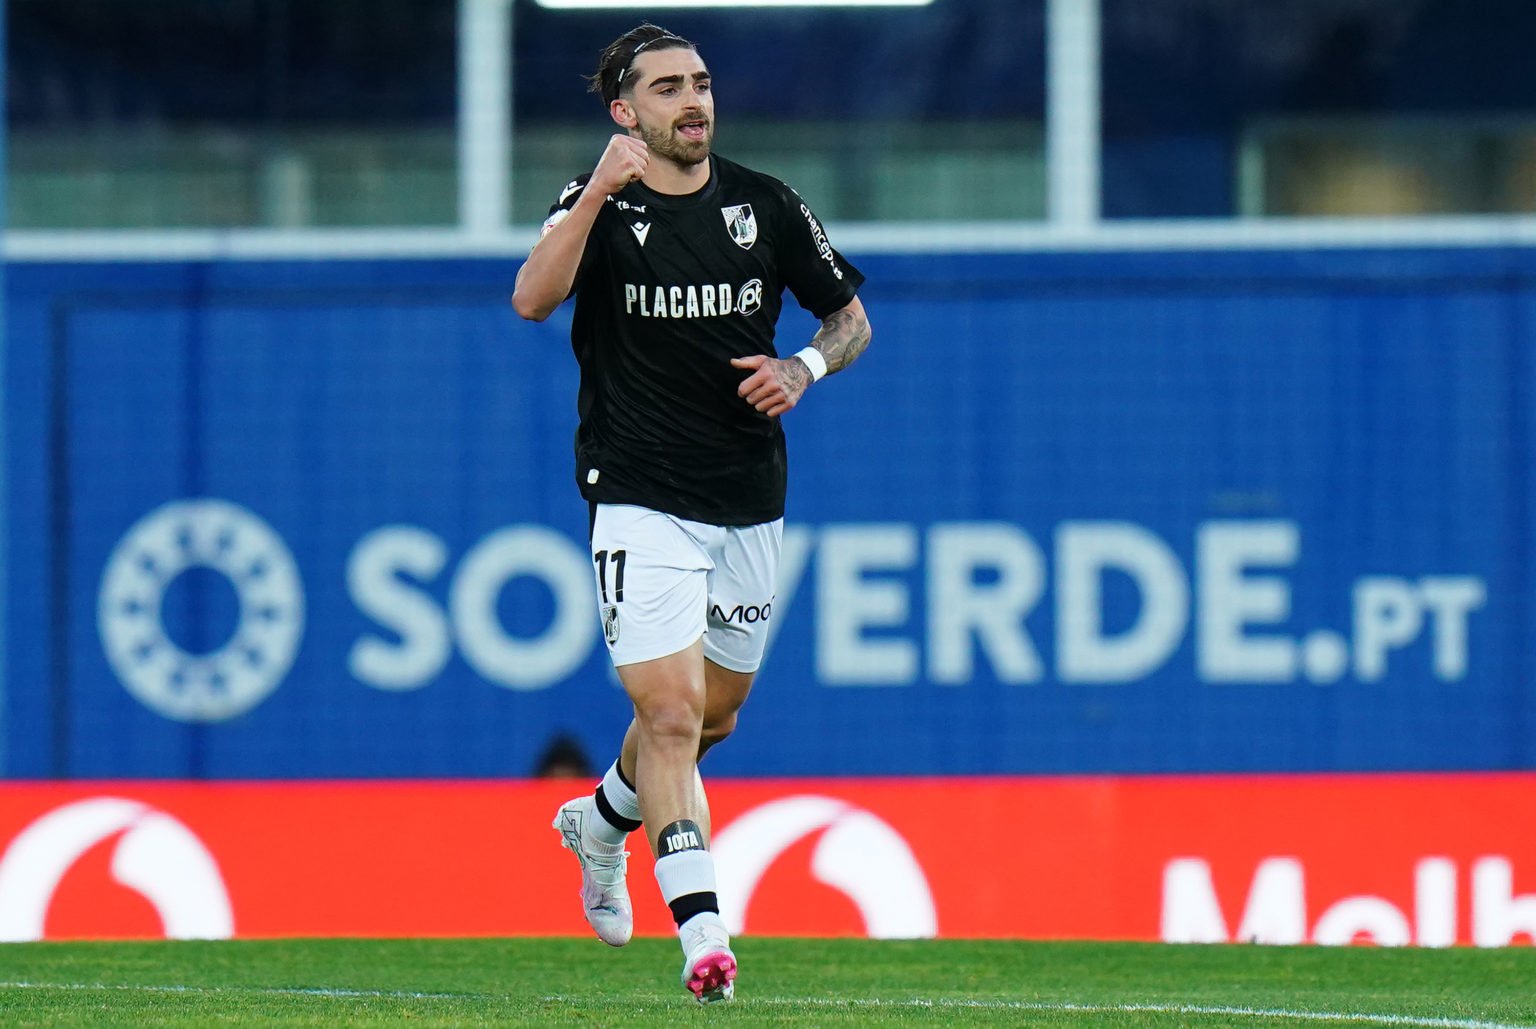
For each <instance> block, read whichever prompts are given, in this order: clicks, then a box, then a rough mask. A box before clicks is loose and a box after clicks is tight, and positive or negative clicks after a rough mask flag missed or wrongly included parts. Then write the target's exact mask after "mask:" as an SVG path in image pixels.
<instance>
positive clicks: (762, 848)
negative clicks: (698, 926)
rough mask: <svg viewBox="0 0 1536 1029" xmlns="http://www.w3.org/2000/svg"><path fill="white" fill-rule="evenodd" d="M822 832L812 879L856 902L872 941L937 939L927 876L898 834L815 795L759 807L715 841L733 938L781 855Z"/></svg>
mask: <svg viewBox="0 0 1536 1029" xmlns="http://www.w3.org/2000/svg"><path fill="white" fill-rule="evenodd" d="M817 832H819V833H821V837H820V839H818V840H817V841H816V846H815V849H814V850H813V851H812V855H811V875H812V876H814V877H815V878H816V879H817V880H818V881H819V882H822V883H825V884H826V885H828V886H830V887H832V888H833V889H835V890H839V891H841V892H842V893H843V894H845V895H846V896H847V897H848V899H849V900H851V901H853V903H854V905H855V906H856V907H857V908H858V909H859V914H860V916H861V917H862V918H863V920H864V928H865V932H866V933H867V934H868V935H869V936H871V937H873V938H875V939H914V938H919V937H932V936H936V935H938V931H939V929H938V912H937V910H936V909H935V907H934V903H933V891H932V890H931V889H930V888H929V886H928V877H927V876H926V875H924V874H923V869H922V866H921V865H920V864H919V863H918V860H917V856H916V855H915V854H913V853H912V848H911V847H910V846H909V845H908V844H907V841H906V840H905V839H903V838H902V836H901V834H900V833H898V832H897V831H896V830H895V829H893V828H891V826H890V825H889V824H887V823H886V822H885V821H884V820H882V819H880V818H879V817H877V816H876V815H874V814H872V813H870V812H869V811H865V810H863V809H862V808H857V807H854V806H853V805H852V804H849V803H847V802H846V801H842V800H837V799H835V798H833V797H820V796H814V795H804V796H798V797H785V798H783V799H781V800H775V801H770V802H769V803H767V804H763V805H761V806H759V807H755V808H753V809H752V810H750V811H748V812H746V813H745V814H743V815H741V816H740V817H738V818H736V819H734V820H733V821H732V822H731V823H730V824H729V825H727V826H725V827H724V828H723V829H721V830H720V831H719V832H717V833H716V834H715V837H714V839H713V840H711V841H710V847H709V849H710V851H711V852H712V853H713V854H714V857H715V877H716V889H717V891H718V896H719V899H720V915H721V917H722V918H723V919H725V923H726V927H727V928H728V929H729V930H730V931H731V933H733V934H735V933H740V932H743V931H744V930H745V929H746V923H747V917H746V916H747V908H748V905H749V904H750V903H751V900H752V893H753V891H754V890H755V889H756V888H757V884H758V883H759V882H760V881H761V880H762V878H763V876H764V874H765V873H767V871H768V869H769V867H770V866H772V865H773V863H774V862H775V861H776V860H778V857H779V855H780V854H783V853H784V852H785V851H786V850H788V849H789V848H790V847H792V846H793V845H794V844H796V843H797V842H799V841H800V840H802V839H804V838H805V837H807V836H809V835H811V834H812V833H817Z"/></svg>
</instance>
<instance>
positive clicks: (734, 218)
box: [720, 204, 757, 250]
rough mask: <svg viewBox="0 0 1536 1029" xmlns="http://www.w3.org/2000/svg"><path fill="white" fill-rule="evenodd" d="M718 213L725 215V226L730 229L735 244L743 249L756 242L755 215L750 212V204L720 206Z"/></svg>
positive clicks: (750, 246)
mask: <svg viewBox="0 0 1536 1029" xmlns="http://www.w3.org/2000/svg"><path fill="white" fill-rule="evenodd" d="M720 213H721V214H722V215H724V216H725V227H726V228H727V229H729V230H730V232H731V238H732V239H733V240H735V241H736V245H737V246H739V247H741V249H743V250H751V249H752V244H753V243H756V242H757V216H756V215H754V214H753V213H752V205H751V204H737V205H736V206H735V207H722V208H720Z"/></svg>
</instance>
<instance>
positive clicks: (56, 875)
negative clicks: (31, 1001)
mask: <svg viewBox="0 0 1536 1029" xmlns="http://www.w3.org/2000/svg"><path fill="white" fill-rule="evenodd" d="M113 836H117V837H118V840H117V843H116V844H115V845H114V846H113V848H112V864H111V869H112V878H113V879H114V880H116V881H117V882H119V883H121V884H122V885H124V886H126V887H128V888H129V889H131V890H134V891H136V892H137V893H139V894H141V895H142V896H143V897H144V898H145V899H146V900H148V901H149V902H150V904H152V905H153V906H154V908H155V911H156V912H157V913H158V914H159V915H160V922H161V924H162V926H164V929H165V935H166V936H169V937H171V938H172V939H202V940H215V939H226V938H228V937H230V936H233V935H234V931H235V919H234V913H233V909H232V908H231V906H230V902H229V891H228V890H226V889H225V887H224V878H223V876H221V875H220V874H219V866H218V862H217V861H215V860H214V857H213V855H212V854H210V853H209V852H208V848H207V847H205V846H204V845H203V842H202V841H201V840H199V839H198V838H197V835H196V834H195V833H193V832H192V830H190V829H188V828H187V827H186V826H185V825H183V824H182V823H181V822H179V821H177V820H176V819H174V818H172V817H171V816H170V815H168V814H166V813H165V812H164V811H156V810H155V809H154V808H152V807H150V806H149V805H147V804H141V803H139V802H138V801H136V800H123V799H121V798H118V797H92V798H90V799H88V800H79V801H75V802H74V803H73V804H66V805H65V806H64V807H61V808H58V809H56V810H53V811H50V812H49V813H48V814H46V815H44V816H43V817H41V818H39V819H38V820H37V821H35V822H33V823H32V824H31V825H29V826H27V827H26V828H25V829H23V830H22V831H21V832H20V833H18V834H17V835H16V838H15V839H14V840H12V841H11V845H10V846H9V847H7V848H6V851H5V855H4V857H0V940H6V941H20V940H40V939H42V938H43V929H44V926H45V925H46V923H47V920H48V908H49V906H50V905H51V904H52V902H53V895H54V892H55V891H56V890H57V889H58V888H59V883H60V882H61V881H62V880H63V879H64V876H65V874H66V873H68V872H69V870H70V869H71V868H73V867H74V866H75V863H76V862H78V861H79V860H80V859H81V857H83V856H84V855H85V853H86V852H87V851H89V850H90V849H91V848H93V847H95V846H96V845H97V844H98V843H101V842H102V841H103V840H107V839H110V838H111V837H113ZM103 931H105V932H109V933H110V932H113V931H114V930H113V927H110V926H104V927H103Z"/></svg>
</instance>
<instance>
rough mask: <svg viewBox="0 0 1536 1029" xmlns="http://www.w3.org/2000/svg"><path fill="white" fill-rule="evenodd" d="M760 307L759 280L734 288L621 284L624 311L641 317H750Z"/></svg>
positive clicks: (719, 284) (722, 284)
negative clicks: (622, 287) (729, 315)
mask: <svg viewBox="0 0 1536 1029" xmlns="http://www.w3.org/2000/svg"><path fill="white" fill-rule="evenodd" d="M646 228H650V226H649V225H647V226H646ZM636 235H639V232H638V230H637V231H636ZM642 242H644V241H643V240H642ZM762 306H763V280H762V279H749V280H748V281H746V282H744V283H742V284H741V285H740V286H738V287H735V288H732V286H731V284H730V283H729V282H721V283H718V284H715V285H707V284H706V285H703V286H693V285H689V286H641V285H636V284H635V283H633V282H626V283H625V284H624V313H625V314H629V315H639V316H640V317H641V318H718V317H720V316H722V315H728V314H739V315H741V316H743V317H745V318H750V317H751V316H752V315H754V314H756V313H757V312H758V309H759V308H761V307H762Z"/></svg>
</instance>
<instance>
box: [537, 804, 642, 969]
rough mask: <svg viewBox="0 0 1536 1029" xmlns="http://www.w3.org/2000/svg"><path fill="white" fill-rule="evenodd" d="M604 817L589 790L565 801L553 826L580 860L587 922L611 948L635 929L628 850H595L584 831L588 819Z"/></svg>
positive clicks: (583, 904) (584, 912)
mask: <svg viewBox="0 0 1536 1029" xmlns="http://www.w3.org/2000/svg"><path fill="white" fill-rule="evenodd" d="M601 817H602V816H601V815H599V814H598V813H597V802H596V801H595V800H594V799H593V798H592V795H591V794H590V793H589V794H587V795H586V796H585V797H577V798H576V799H575V800H570V801H567V802H566V803H564V804H562V805H561V807H560V810H559V811H558V812H556V813H555V821H554V827H555V829H557V830H558V831H559V833H560V842H561V844H562V845H563V846H564V847H565V848H566V849H567V850H569V851H570V852H571V853H572V854H575V855H576V860H577V861H579V862H581V908H582V913H583V914H585V915H586V916H587V924H588V925H590V926H591V927H592V929H593V931H594V932H596V933H597V938H598V939H600V940H602V941H603V942H604V943H606V944H608V945H609V946H610V947H622V946H624V944H626V943H628V942H629V938H630V936H631V935H632V934H633V933H634V930H635V916H634V911H633V910H632V909H631V908H630V905H629V887H628V886H627V885H625V882H624V871H625V865H626V863H627V859H628V857H629V853H628V852H627V851H624V850H620V849H617V848H616V849H615V850H614V851H613V852H612V853H600V852H594V850H593V849H592V848H591V847H589V846H588V845H587V844H586V842H585V840H584V837H583V836H582V831H581V830H582V826H583V825H585V824H586V820H587V819H589V818H601Z"/></svg>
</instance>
